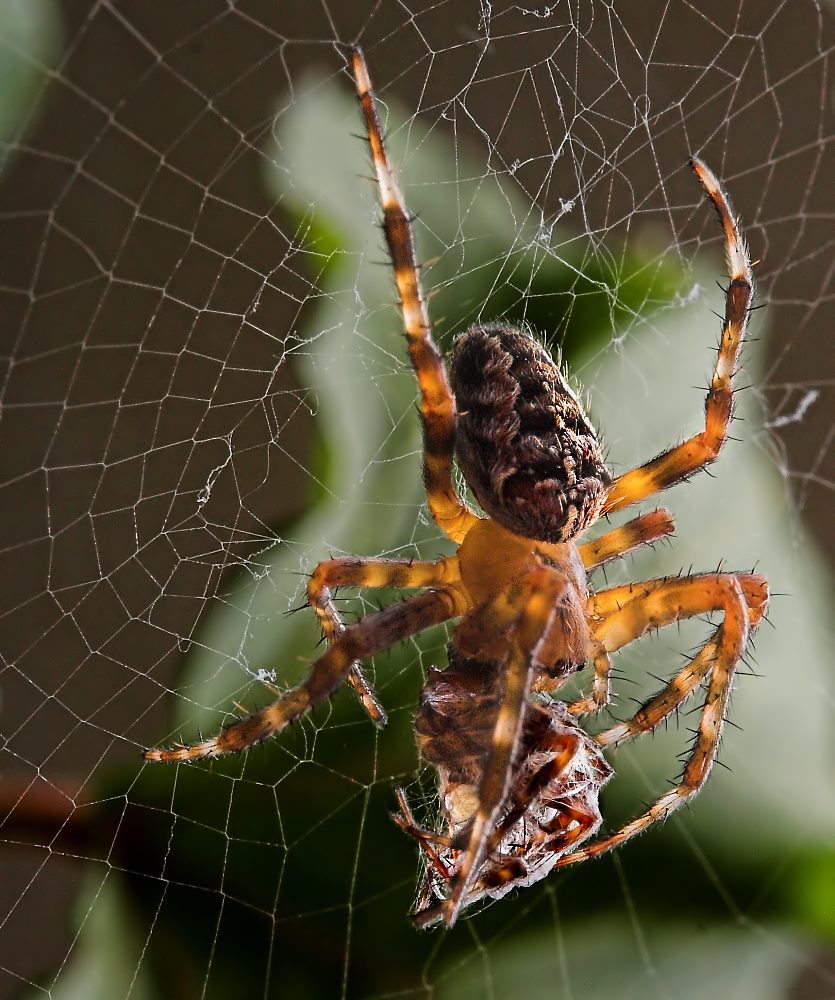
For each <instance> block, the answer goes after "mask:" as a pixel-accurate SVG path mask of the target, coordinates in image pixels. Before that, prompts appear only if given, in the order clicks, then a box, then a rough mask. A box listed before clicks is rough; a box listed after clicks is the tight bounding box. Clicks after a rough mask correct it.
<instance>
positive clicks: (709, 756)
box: [556, 573, 768, 868]
mask: <svg viewBox="0 0 835 1000" xmlns="http://www.w3.org/2000/svg"><path fill="white" fill-rule="evenodd" d="M642 587H643V588H644V590H643V593H641V588H642ZM626 589H628V588H615V590H618V591H620V590H626ZM633 589H634V591H635V595H634V596H633V597H632V599H630V600H628V601H627V603H626V604H625V605H624V606H622V607H619V608H617V609H616V610H613V611H612V612H611V613H610V614H608V615H607V616H606V617H604V618H603V620H602V622H600V623H599V624H598V625H597V627H596V628H595V629H594V633H595V638H596V639H597V640H598V641H600V642H602V643H603V644H604V646H605V647H606V648H607V649H609V650H615V649H620V648H621V647H622V646H625V645H626V644H627V643H629V642H632V641H633V640H634V639H637V638H638V637H639V636H640V635H643V634H644V633H645V632H646V631H648V630H649V629H652V628H660V627H661V626H662V625H669V624H671V623H672V622H675V621H678V620H680V619H682V618H690V617H694V616H696V615H701V614H705V613H707V612H710V611H723V612H724V619H723V621H722V624H721V625H720V627H719V628H718V629H717V630H716V632H715V633H714V635H713V636H712V637H711V638H710V639H709V640H708V642H707V643H705V645H704V647H703V648H702V650H701V651H700V652H699V654H698V655H697V656H696V657H695V658H694V660H693V661H692V662H691V663H689V664H688V665H687V667H685V669H684V670H682V671H680V672H679V674H678V675H676V677H674V678H673V680H672V681H671V682H670V683H669V684H668V685H667V686H666V687H665V688H664V690H663V691H662V692H660V694H659V695H657V696H656V697H655V698H653V699H651V700H650V701H649V702H647V703H646V704H645V705H644V706H642V708H641V709H640V710H639V711H638V713H637V714H636V716H635V717H634V719H632V720H630V722H627V723H621V724H620V725H618V726H615V727H613V728H612V729H610V730H607V731H606V732H605V733H602V734H601V735H600V736H599V737H598V738H597V740H598V742H599V743H600V744H601V745H603V746H607V745H612V744H615V743H618V742H621V741H622V740H623V739H626V738H628V737H629V736H633V735H637V733H639V732H646V731H648V730H650V729H652V728H654V727H655V726H656V725H658V723H659V722H661V721H662V719H664V718H666V717H667V716H668V715H669V714H670V713H671V712H672V711H673V710H674V709H675V708H676V707H677V706H678V705H680V704H681V703H682V702H683V701H684V700H685V699H686V698H687V697H688V695H690V694H691V693H693V691H695V689H696V687H697V686H698V685H699V683H700V681H701V680H702V679H703V678H705V677H706V676H707V675H708V674H709V675H710V680H709V681H708V688H707V694H706V695H705V700H704V704H703V706H702V710H701V718H700V721H699V727H698V730H697V733H696V740H695V743H694V745H693V749H692V750H691V752H690V756H689V757H688V760H687V763H686V764H685V767H684V771H683V773H682V775H681V780H680V782H679V784H678V785H676V786H675V787H674V788H673V789H672V790H671V791H669V792H667V793H665V794H664V795H662V796H660V798H658V799H657V800H656V801H655V802H654V803H653V805H652V806H650V808H649V809H647V810H646V812H644V813H642V814H641V815H640V816H638V817H637V818H636V819H634V820H632V821H631V822H630V823H627V824H626V825H625V826H623V827H621V829H620V830H617V831H616V832H615V833H612V834H610V835H609V836H607V837H603V838H601V839H600V840H597V841H594V842H593V843H591V844H589V845H587V846H585V847H581V848H580V849H579V850H576V851H574V852H572V853H571V854H567V855H565V856H564V857H562V858H560V859H559V860H558V861H557V863H556V867H558V868H561V867H565V866H566V865H571V864H575V863H576V862H578V861H585V860H586V859H588V858H592V857H596V856H597V855H599V854H603V853H604V852H605V851H609V850H611V849H612V848H613V847H617V846H618V845H620V844H622V843H624V842H625V841H627V840H629V839H630V838H631V837H634V836H635V835H636V834H638V833H641V832H642V831H643V830H646V829H647V827H649V826H651V825H652V824H653V823H655V822H657V821H658V820H662V819H666V818H667V817H668V816H669V815H670V814H671V813H673V812H674V811H675V810H676V809H678V808H679V807H680V806H681V805H682V804H683V803H684V802H686V801H687V800H688V799H690V798H692V796H693V795H695V794H696V792H698V791H699V789H700V788H701V787H702V785H703V784H704V783H705V781H706V780H707V777H708V774H709V773H710V770H711V767H712V766H713V761H714V760H715V758H716V752H717V750H718V748H719V742H720V740H721V738H722V728H723V725H724V721H725V712H726V709H727V705H728V699H729V697H730V693H731V688H732V685H733V673H734V670H735V668H736V664H737V662H738V661H739V658H740V656H741V655H742V653H743V651H744V649H745V643H746V641H747V638H748V634H749V629H750V627H752V626H753V625H756V624H757V623H758V622H759V621H760V619H761V618H762V616H763V615H764V614H765V610H766V606H767V603H768V590H767V586H766V581H765V578H764V577H761V576H754V575H744V576H735V575H733V574H730V573H715V574H705V575H704V576H695V577H684V578H682V579H675V580H656V581H649V582H648V583H647V584H645V585H641V584H636V585H633ZM605 593H606V592H605V591H604V594H605ZM749 601H750V602H751V603H749Z"/></svg>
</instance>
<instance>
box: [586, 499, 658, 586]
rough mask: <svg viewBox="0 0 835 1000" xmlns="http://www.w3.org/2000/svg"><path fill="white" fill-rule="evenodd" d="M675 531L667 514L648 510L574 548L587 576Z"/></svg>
mask: <svg viewBox="0 0 835 1000" xmlns="http://www.w3.org/2000/svg"><path fill="white" fill-rule="evenodd" d="M675 529H676V526H675V523H674V521H673V518H672V515H671V514H670V512H669V511H668V510H664V508H663V507H659V508H658V510H651V511H650V512H649V513H648V514H641V516H640V517H636V518H635V519H634V520H632V521H627V522H626V524H622V525H621V526H620V527H619V528H613V529H612V530H611V531H607V532H606V534H605V535H600V537H599V538H595V539H594V540H593V541H591V542H583V543H582V544H581V545H578V546H577V550H578V551H579V553H580V558H581V559H582V560H583V566H584V567H585V569H586V572H590V571H591V570H593V569H597V567H598V566H602V565H603V564H604V563H607V562H610V561H611V560H612V559H619V558H620V557H621V556H625V555H627V554H628V553H629V552H632V551H634V550H635V549H637V548H638V547H639V546H641V545H651V544H652V543H653V542H657V541H659V540H660V539H661V538H665V537H666V536H667V535H671V534H672V533H673V532H674V531H675Z"/></svg>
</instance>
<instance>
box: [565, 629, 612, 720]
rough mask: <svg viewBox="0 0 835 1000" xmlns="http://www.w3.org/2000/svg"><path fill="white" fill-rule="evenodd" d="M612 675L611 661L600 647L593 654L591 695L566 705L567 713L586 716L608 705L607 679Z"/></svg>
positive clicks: (609, 695) (609, 694)
mask: <svg viewBox="0 0 835 1000" xmlns="http://www.w3.org/2000/svg"><path fill="white" fill-rule="evenodd" d="M611 673H612V659H611V657H610V656H609V654H608V652H607V651H606V650H605V649H604V648H603V647H602V646H601V647H600V648H598V649H597V650H596V652H595V654H594V681H593V682H592V688H591V694H590V695H587V696H586V697H585V698H579V699H578V700H577V701H572V702H571V704H569V705H568V711H569V712H571V714H572V715H588V714H589V713H590V712H599V711H600V710H601V709H602V708H605V707H606V706H607V705H608V704H609V699H610V697H611V693H610V690H609V677H610V675H611Z"/></svg>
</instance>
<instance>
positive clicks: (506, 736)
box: [444, 566, 567, 927]
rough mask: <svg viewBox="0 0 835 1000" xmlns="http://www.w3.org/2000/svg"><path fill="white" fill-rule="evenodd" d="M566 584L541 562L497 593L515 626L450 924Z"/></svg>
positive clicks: (490, 822) (481, 853)
mask: <svg viewBox="0 0 835 1000" xmlns="http://www.w3.org/2000/svg"><path fill="white" fill-rule="evenodd" d="M566 590H567V583H566V581H565V579H564V577H562V576H561V575H560V574H559V573H557V572H556V571H554V570H553V569H550V568H549V567H547V566H543V567H541V568H539V569H536V570H533V571H532V572H530V573H529V574H528V575H527V576H526V577H524V578H523V579H522V580H521V581H520V582H519V583H517V584H516V586H515V587H514V588H513V593H511V594H510V595H504V594H500V595H498V597H497V598H496V600H497V602H498V603H507V602H512V603H515V604H516V606H517V608H518V612H517V622H516V624H515V626H514V627H513V634H512V636H511V639H510V649H509V653H508V659H507V663H506V666H505V686H504V692H503V694H502V702H501V707H500V708H499V711H498V714H497V716H496V724H495V728H494V730H493V735H492V738H491V740H490V751H489V754H488V756H487V760H486V762H485V767H484V774H483V775H482V779H481V785H480V786H479V792H478V809H477V811H476V814H475V816H474V818H473V822H472V827H471V829H470V835H469V839H468V843H467V846H466V848H465V850H464V859H463V861H462V863H461V867H460V868H459V870H458V871H457V872H456V874H455V877H454V880H453V886H452V891H451V893H450V896H449V899H447V900H445V901H444V920H445V921H446V924H447V926H448V927H451V926H452V925H453V924H454V923H455V920H456V918H457V916H458V914H459V912H460V911H461V909H462V907H463V906H464V905H465V901H466V898H467V894H468V892H469V891H470V889H471V887H472V883H473V882H474V881H475V879H476V876H477V874H478V871H479V869H480V868H481V865H482V864H483V862H484V858H485V856H486V852H487V849H488V846H489V838H490V831H491V830H492V829H493V828H494V825H495V823H496V818H497V814H498V812H499V810H500V809H501V807H502V803H503V802H504V801H505V799H506V796H507V793H508V785H509V782H510V777H511V771H512V767H513V762H514V757H515V756H516V752H517V749H518V746H519V737H520V733H521V729H522V720H523V716H524V712H523V709H524V705H525V701H526V699H527V696H528V691H529V689H530V682H531V676H532V674H533V672H534V671H535V670H536V668H537V667H538V666H541V664H539V663H538V661H537V652H538V650H539V648H540V646H541V645H542V643H543V641H544V640H545V638H546V637H547V634H548V630H549V627H550V625H551V622H552V621H553V619H554V616H555V614H556V611H557V604H558V602H559V600H560V598H561V597H562V596H563V595H564V594H565V592H566Z"/></svg>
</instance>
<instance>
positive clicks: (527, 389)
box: [450, 324, 612, 542]
mask: <svg viewBox="0 0 835 1000" xmlns="http://www.w3.org/2000/svg"><path fill="white" fill-rule="evenodd" d="M450 374H451V380H452V389H453V392H454V393H455V399H456V403H457V405H458V410H459V413H460V414H461V415H460V417H459V420H458V428H457V437H456V457H457V459H458V463H459V465H460V466H461V469H462V471H463V473H464V477H465V479H466V480H467V483H468V485H469V486H470V488H471V489H472V491H473V493H474V494H475V495H476V498H477V499H478V502H479V503H480V504H481V506H482V507H483V508H484V510H485V511H486V513H487V514H488V515H489V516H490V517H492V518H493V519H494V520H495V521H498V523H499V524H501V525H503V526H504V527H505V528H507V529H508V530H509V531H512V532H514V534H517V535H523V536H525V537H527V538H535V539H538V540H540V541H547V542H566V541H568V540H569V539H571V538H573V537H574V536H575V535H576V534H578V532H580V531H582V530H583V529H584V528H586V527H588V525H590V524H591V523H592V522H593V521H594V520H595V519H596V518H597V517H598V515H599V513H600V509H601V507H602V505H603V501H604V500H605V498H606V494H607V492H608V489H609V486H610V485H611V482H612V478H611V476H610V475H609V472H608V470H607V469H606V466H605V465H604V463H603V456H602V454H601V448H600V441H599V440H598V437H597V433H596V431H595V429H594V427H593V426H592V424H591V422H590V421H589V419H588V417H587V416H586V414H585V412H584V411H583V408H582V406H581V405H580V402H579V400H578V399H577V397H576V396H575V394H574V393H573V392H572V390H571V388H570V387H569V385H568V383H567V382H566V381H565V379H564V378H563V376H562V373H561V372H560V370H559V368H558V367H557V365H556V364H555V363H554V360H553V358H552V357H551V355H550V354H549V353H548V351H547V350H546V349H545V348H544V347H543V346H542V345H541V344H540V343H538V342H537V341H536V340H535V339H534V338H533V337H532V336H530V334H528V333H526V332H524V331H521V330H517V329H515V328H513V327H509V326H502V325H500V324H490V325H485V326H474V327H471V328H470V329H469V330H467V331H466V333H464V334H462V335H461V336H460V337H459V338H458V340H457V341H456V342H455V346H454V349H453V356H452V366H451V373H450Z"/></svg>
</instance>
